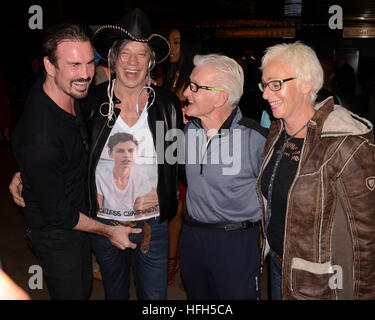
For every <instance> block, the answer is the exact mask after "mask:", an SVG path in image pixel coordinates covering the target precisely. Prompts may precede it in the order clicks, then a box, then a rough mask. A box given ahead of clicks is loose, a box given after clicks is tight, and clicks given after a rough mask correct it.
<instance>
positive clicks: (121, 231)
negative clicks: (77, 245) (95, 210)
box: [73, 213, 142, 250]
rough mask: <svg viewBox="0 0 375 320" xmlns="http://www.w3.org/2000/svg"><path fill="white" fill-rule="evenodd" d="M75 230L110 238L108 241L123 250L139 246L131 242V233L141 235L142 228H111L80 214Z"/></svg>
mask: <svg viewBox="0 0 375 320" xmlns="http://www.w3.org/2000/svg"><path fill="white" fill-rule="evenodd" d="M73 229H74V230H80V231H84V232H91V233H96V234H98V235H101V236H103V237H106V238H108V240H109V241H110V242H111V243H112V244H113V245H114V246H115V247H116V248H119V249H121V250H125V249H126V248H131V249H135V248H136V247H137V245H136V244H135V243H133V242H130V240H129V234H130V233H141V232H142V229H140V228H131V227H125V226H121V225H120V226H111V225H107V224H104V223H101V222H100V221H97V220H94V219H91V218H89V217H87V216H86V215H84V214H83V213H80V214H79V220H78V223H77V225H76V226H75V227H74V228H73Z"/></svg>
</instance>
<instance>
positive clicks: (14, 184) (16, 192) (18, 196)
mask: <svg viewBox="0 0 375 320" xmlns="http://www.w3.org/2000/svg"><path fill="white" fill-rule="evenodd" d="M22 186H23V185H22V179H21V173H20V172H16V173H15V174H14V175H13V178H12V181H11V182H10V185H9V191H10V193H11V195H12V196H13V201H14V202H15V203H16V204H17V205H19V206H20V207H25V200H24V199H23V198H22Z"/></svg>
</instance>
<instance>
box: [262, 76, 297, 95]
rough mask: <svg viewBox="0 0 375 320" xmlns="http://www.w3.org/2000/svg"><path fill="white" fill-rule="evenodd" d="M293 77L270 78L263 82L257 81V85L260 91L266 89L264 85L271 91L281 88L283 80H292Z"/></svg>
mask: <svg viewBox="0 0 375 320" xmlns="http://www.w3.org/2000/svg"><path fill="white" fill-rule="evenodd" d="M293 79H295V78H287V79H282V80H272V81H270V82H267V83H264V82H259V83H258V86H259V89H260V91H262V92H264V90H266V87H268V88H270V90H271V91H279V90H280V89H281V85H282V84H283V83H284V82H287V81H290V80H293Z"/></svg>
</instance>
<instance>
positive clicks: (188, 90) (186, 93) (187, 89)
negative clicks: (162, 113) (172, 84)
mask: <svg viewBox="0 0 375 320" xmlns="http://www.w3.org/2000/svg"><path fill="white" fill-rule="evenodd" d="M190 93H191V90H190V86H187V87H186V89H185V90H184V92H183V93H182V94H183V95H184V97H185V98H187V97H188V96H189V95H190Z"/></svg>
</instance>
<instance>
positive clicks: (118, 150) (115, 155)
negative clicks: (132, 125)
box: [109, 141, 137, 167]
mask: <svg viewBox="0 0 375 320" xmlns="http://www.w3.org/2000/svg"><path fill="white" fill-rule="evenodd" d="M136 153H137V146H136V144H135V143H134V142H133V141H126V142H119V143H118V144H116V145H115V146H114V147H113V149H112V151H109V156H110V157H111V158H112V159H113V161H114V166H115V167H131V166H132V165H133V164H134V161H135V157H136Z"/></svg>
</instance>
